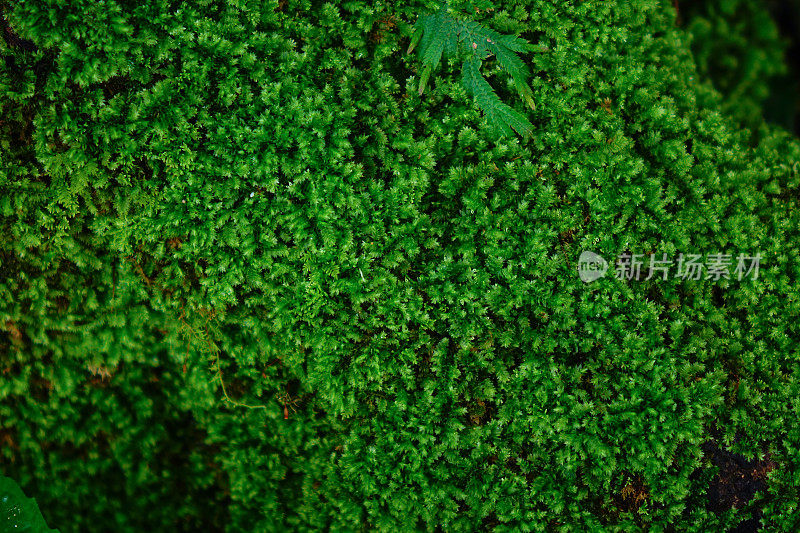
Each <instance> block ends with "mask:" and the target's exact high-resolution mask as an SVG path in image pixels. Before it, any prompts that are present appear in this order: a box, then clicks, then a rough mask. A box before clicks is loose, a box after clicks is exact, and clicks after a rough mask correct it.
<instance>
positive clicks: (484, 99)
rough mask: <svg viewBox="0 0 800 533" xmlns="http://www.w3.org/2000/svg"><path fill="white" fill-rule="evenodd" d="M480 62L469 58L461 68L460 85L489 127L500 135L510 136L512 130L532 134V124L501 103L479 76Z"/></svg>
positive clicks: (486, 82) (490, 87) (487, 83)
mask: <svg viewBox="0 0 800 533" xmlns="http://www.w3.org/2000/svg"><path fill="white" fill-rule="evenodd" d="M481 63H482V62H481V60H480V59H477V58H470V59H468V60H466V61H465V62H464V65H463V68H462V71H461V73H462V83H463V84H464V87H465V88H466V90H467V92H468V93H469V94H470V95H472V97H473V98H474V99H475V103H476V104H477V105H478V107H479V108H480V109H481V110H482V111H483V112H484V114H485V115H486V119H487V121H488V123H489V125H490V126H491V127H492V128H494V129H495V130H497V131H498V132H499V133H500V134H501V135H505V136H508V135H511V134H512V130H513V131H516V132H517V133H518V134H520V135H522V136H524V137H527V136H529V135H531V134H532V133H533V124H531V123H530V121H528V119H527V118H525V116H524V115H522V113H519V112H518V111H516V110H514V109H513V108H512V107H511V106H509V105H507V104H505V103H503V102H502V101H501V100H500V97H498V96H497V93H495V92H494V89H492V86H491V85H489V82H488V81H486V79H485V78H484V77H483V76H482V75H481V71H480V68H481Z"/></svg>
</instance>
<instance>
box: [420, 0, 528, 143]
mask: <svg viewBox="0 0 800 533" xmlns="http://www.w3.org/2000/svg"><path fill="white" fill-rule="evenodd" d="M439 7H440V9H439V11H438V12H436V13H433V14H428V15H422V16H420V17H419V19H418V20H417V23H416V24H415V25H414V29H413V31H414V33H413V36H412V40H411V44H410V45H409V47H408V53H411V52H412V51H413V50H414V49H415V48H416V47H417V45H419V56H420V58H421V60H422V64H423V67H424V68H423V71H422V73H421V75H420V82H419V88H418V92H419V94H420V95H421V94H422V93H423V92H424V91H425V87H426V85H427V83H428V80H429V78H430V76H431V73H432V72H433V71H434V70H435V69H436V67H437V66H439V63H440V62H441V60H442V58H443V57H456V56H458V55H461V56H464V57H465V59H464V63H463V65H462V83H463V84H464V87H465V88H466V89H467V92H468V93H469V94H470V95H472V96H473V97H474V99H475V102H476V104H477V105H478V107H479V108H480V109H481V110H482V111H483V112H484V114H485V115H486V117H487V119H488V121H489V123H490V124H492V125H493V127H495V128H496V129H497V130H498V131H500V132H501V133H503V134H504V135H510V134H511V133H512V131H511V130H512V129H513V130H514V131H517V132H518V133H520V134H523V135H528V134H529V133H530V132H531V131H532V128H533V125H532V124H531V123H530V122H529V121H528V120H527V119H526V118H525V117H524V116H523V115H522V114H521V113H519V112H518V111H515V110H514V109H513V108H512V107H510V106H508V105H506V104H504V103H503V102H502V101H501V100H500V98H499V97H498V96H497V94H496V93H495V92H494V90H493V89H492V87H491V85H489V82H487V81H486V80H485V79H484V78H483V76H482V75H481V73H480V66H481V63H482V61H483V60H484V59H486V58H488V57H491V56H495V57H496V58H497V62H498V64H499V65H500V67H501V68H502V69H503V70H504V71H505V72H507V73H508V75H509V76H510V77H511V79H512V80H513V82H514V86H515V87H516V89H517V92H518V93H519V95H520V97H521V98H522V99H523V100H524V101H525V103H526V104H527V105H528V107H530V108H531V109H532V110H535V109H536V105H535V103H534V99H533V91H532V90H531V88H530V86H529V85H528V83H527V80H528V77H529V76H530V70H529V69H528V67H527V65H526V64H525V62H524V61H523V60H522V59H521V58H520V57H519V55H517V54H518V53H521V52H525V51H528V50H529V45H528V43H527V41H525V40H524V39H521V38H519V37H517V36H514V35H503V34H500V33H498V32H496V31H494V30H492V29H490V28H486V27H484V26H482V25H481V24H478V23H477V22H475V21H473V20H461V19H458V18H456V17H454V16H452V15H451V14H450V12H449V10H448V9H447V5H446V4H440V6H439Z"/></svg>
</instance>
